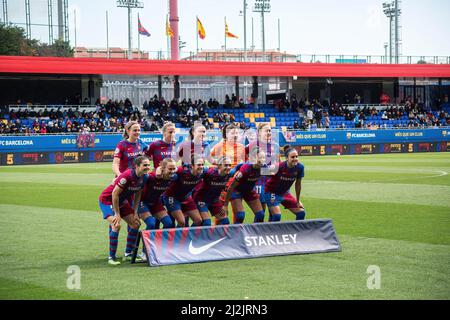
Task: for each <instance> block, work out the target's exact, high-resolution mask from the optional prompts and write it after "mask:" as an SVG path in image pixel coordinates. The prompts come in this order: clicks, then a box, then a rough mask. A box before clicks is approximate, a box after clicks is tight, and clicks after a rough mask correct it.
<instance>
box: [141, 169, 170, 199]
mask: <svg viewBox="0 0 450 320" xmlns="http://www.w3.org/2000/svg"><path fill="white" fill-rule="evenodd" d="M170 182H171V180H165V179H163V178H158V177H157V176H156V172H155V171H153V172H151V173H150V174H149V175H148V178H147V181H146V183H145V185H144V190H143V191H142V195H141V201H143V202H146V203H155V202H156V201H157V200H159V198H160V196H161V194H163V192H164V191H166V190H167V188H168V187H169V184H170Z"/></svg>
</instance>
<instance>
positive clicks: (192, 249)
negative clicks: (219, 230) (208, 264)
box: [189, 237, 227, 255]
mask: <svg viewBox="0 0 450 320" xmlns="http://www.w3.org/2000/svg"><path fill="white" fill-rule="evenodd" d="M226 238H227V237H223V238H222V239H219V240H216V241H214V242H211V243H208V244H205V245H204V246H201V247H198V248H196V247H194V246H193V245H192V240H191V242H190V243H189V252H190V253H192V254H195V255H197V254H201V253H203V252H205V251H206V250H208V249H209V248H211V247H213V246H215V245H216V244H218V243H219V242H220V241H222V240H224V239H226Z"/></svg>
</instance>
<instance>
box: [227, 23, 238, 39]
mask: <svg viewBox="0 0 450 320" xmlns="http://www.w3.org/2000/svg"><path fill="white" fill-rule="evenodd" d="M225 36H226V37H227V38H239V37H238V36H236V35H234V34H232V33H231V32H229V31H228V24H227V23H226V22H225Z"/></svg>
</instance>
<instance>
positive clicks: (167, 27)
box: [166, 17, 173, 38]
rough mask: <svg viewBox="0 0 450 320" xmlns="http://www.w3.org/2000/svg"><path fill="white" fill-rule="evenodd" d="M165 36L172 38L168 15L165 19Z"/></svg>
mask: <svg viewBox="0 0 450 320" xmlns="http://www.w3.org/2000/svg"><path fill="white" fill-rule="evenodd" d="M166 36H168V37H171V38H173V30H172V28H171V27H170V23H169V17H167V20H166Z"/></svg>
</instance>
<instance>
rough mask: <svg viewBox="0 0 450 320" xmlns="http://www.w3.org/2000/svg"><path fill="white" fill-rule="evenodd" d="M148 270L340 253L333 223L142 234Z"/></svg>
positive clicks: (179, 230)
mask: <svg viewBox="0 0 450 320" xmlns="http://www.w3.org/2000/svg"><path fill="white" fill-rule="evenodd" d="M141 236H142V240H143V243H144V251H145V252H146V254H147V261H148V264H149V266H162V265H173V264H182V263H193V262H204V261H217V260H229V259H244V258H257V257H266V256H278V255H290V254H307V253H324V252H336V251H341V246H340V242H339V240H338V238H337V235H336V232H335V230H334V226H333V222H332V220H331V219H312V220H302V221H286V222H274V223H271V222H268V223H256V224H233V225H223V226H222V225H217V226H211V227H196V228H179V229H160V230H146V231H142V232H141Z"/></svg>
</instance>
